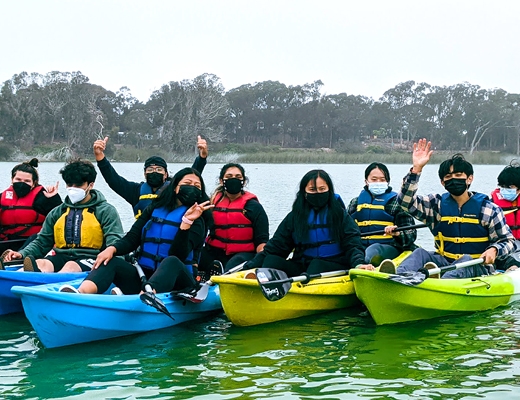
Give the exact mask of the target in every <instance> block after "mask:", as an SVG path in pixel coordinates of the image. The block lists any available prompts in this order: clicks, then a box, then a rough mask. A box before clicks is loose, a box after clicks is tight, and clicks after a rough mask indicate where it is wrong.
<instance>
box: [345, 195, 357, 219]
mask: <svg viewBox="0 0 520 400" xmlns="http://www.w3.org/2000/svg"><path fill="white" fill-rule="evenodd" d="M357 203H358V198H357V197H354V198H353V199H352V200H350V203H348V208H347V212H348V213H349V215H352V214H354V213H355V212H356V211H357Z"/></svg>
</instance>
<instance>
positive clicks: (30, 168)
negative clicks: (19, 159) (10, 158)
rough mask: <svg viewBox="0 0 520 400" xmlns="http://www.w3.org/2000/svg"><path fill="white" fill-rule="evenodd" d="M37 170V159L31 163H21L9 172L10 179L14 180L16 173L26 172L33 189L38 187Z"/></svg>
mask: <svg viewBox="0 0 520 400" xmlns="http://www.w3.org/2000/svg"><path fill="white" fill-rule="evenodd" d="M36 168H38V159H37V158H33V159H32V160H31V161H27V162H23V163H21V164H18V165H15V166H14V168H13V169H12V170H11V179H13V178H14V176H15V175H16V173H17V172H18V171H21V172H27V173H28V174H31V175H32V180H33V184H34V187H36V186H38V181H39V176H38V171H37V170H36Z"/></svg>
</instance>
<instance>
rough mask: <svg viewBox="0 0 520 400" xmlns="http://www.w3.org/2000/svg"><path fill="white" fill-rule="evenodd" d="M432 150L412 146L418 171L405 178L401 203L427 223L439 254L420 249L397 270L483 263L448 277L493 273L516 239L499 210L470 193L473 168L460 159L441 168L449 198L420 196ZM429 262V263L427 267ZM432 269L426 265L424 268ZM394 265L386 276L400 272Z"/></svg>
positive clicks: (426, 144) (422, 145)
mask: <svg viewBox="0 0 520 400" xmlns="http://www.w3.org/2000/svg"><path fill="white" fill-rule="evenodd" d="M432 153H433V151H432V150H431V142H428V141H426V139H420V140H419V142H418V143H414V145H413V167H412V168H411V170H410V172H409V173H408V174H407V175H406V176H405V178H404V180H403V185H402V187H401V192H400V193H399V196H398V201H399V203H400V204H401V206H402V207H403V209H405V210H406V211H408V212H409V213H410V214H411V215H412V216H413V217H415V218H416V219H418V220H420V221H422V222H424V223H425V224H428V225H429V226H430V231H431V232H432V234H433V235H434V237H435V251H434V252H430V251H426V250H424V249H422V248H418V249H416V250H414V251H413V253H412V254H411V255H410V256H408V257H407V258H406V259H405V260H404V261H403V262H402V263H401V264H400V265H399V267H398V268H397V272H398V273H403V272H407V271H417V270H418V269H420V268H422V267H423V266H425V267H428V266H432V267H435V266H438V267H444V266H447V265H451V264H454V263H458V262H463V261H469V260H471V259H474V258H483V259H484V264H485V265H483V264H478V265H474V266H470V267H466V268H460V269H454V270H451V271H448V272H446V273H445V274H444V275H443V276H442V277H443V278H469V277H475V276H481V275H488V274H490V273H492V272H493V271H492V270H493V269H494V268H493V267H492V266H489V265H490V264H493V262H494V261H495V259H496V258H497V256H498V257H504V256H506V255H507V254H509V253H511V251H512V250H513V249H514V248H515V238H514V236H513V234H512V232H511V229H509V226H508V225H507V224H506V220H505V217H504V214H503V212H502V210H501V209H500V207H498V206H497V205H496V204H494V203H493V202H491V201H490V200H489V198H488V197H487V196H486V195H484V194H482V193H477V192H470V191H469V187H470V185H471V183H472V182H473V166H472V165H471V163H469V162H468V161H466V160H465V159H464V157H463V156H462V155H461V154H455V155H454V156H453V157H451V158H450V159H448V160H446V161H444V162H442V163H441V165H440V166H439V178H440V180H441V184H442V186H444V188H445V189H446V190H447V191H448V193H444V194H429V195H426V196H420V195H418V194H417V189H418V182H419V177H420V175H421V172H422V170H423V168H424V166H425V165H426V164H427V163H428V161H430V157H431V155H432ZM427 263H429V264H427ZM425 264H427V265H425ZM394 269H395V267H393V266H392V265H390V263H385V268H383V264H382V265H381V268H380V271H381V272H395V270H394Z"/></svg>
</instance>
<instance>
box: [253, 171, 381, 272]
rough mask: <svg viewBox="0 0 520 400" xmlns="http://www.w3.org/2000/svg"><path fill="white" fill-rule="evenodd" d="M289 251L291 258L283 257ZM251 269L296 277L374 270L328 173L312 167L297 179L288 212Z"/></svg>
mask: <svg viewBox="0 0 520 400" xmlns="http://www.w3.org/2000/svg"><path fill="white" fill-rule="evenodd" d="M291 253H293V256H292V258H291V259H289V260H288V259H287V257H288V256H289V255H290V254H291ZM246 267H247V268H248V269H249V268H260V267H264V268H274V269H279V270H282V271H284V272H285V273H286V274H287V276H289V277H291V276H297V275H301V274H302V273H304V272H306V273H309V274H315V273H321V272H328V271H336V270H343V269H350V268H363V269H369V270H373V269H374V267H373V266H372V265H370V264H366V263H365V252H364V247H363V244H362V243H361V238H360V236H359V229H358V227H357V225H356V222H355V221H354V219H353V218H352V217H351V216H350V215H349V214H348V213H347V211H346V210H345V209H344V208H343V207H342V206H341V204H340V202H339V200H338V199H337V197H336V196H335V193H334V185H333V184H332V180H331V178H330V176H329V174H327V172H325V171H323V170H321V169H315V170H312V171H309V172H307V173H306V174H305V175H304V176H303V178H302V180H301V181H300V188H299V191H298V193H297V194H296V200H295V201H294V203H293V206H292V210H291V212H289V214H288V215H287V216H286V217H285V218H284V219H283V221H282V222H281V223H280V225H279V226H278V229H277V230H276V232H275V233H274V235H273V237H272V238H271V239H269V241H268V242H267V244H266V245H265V247H264V251H263V252H261V253H258V254H257V255H256V256H255V258H254V259H253V260H251V261H249V262H248V263H247V264H246Z"/></svg>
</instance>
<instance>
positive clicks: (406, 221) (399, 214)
mask: <svg viewBox="0 0 520 400" xmlns="http://www.w3.org/2000/svg"><path fill="white" fill-rule="evenodd" d="M385 209H386V212H388V214H390V215H393V216H394V225H395V226H397V227H402V226H411V225H415V220H414V218H413V217H412V216H411V215H410V214H408V213H407V212H404V211H403V209H402V208H401V206H400V205H399V203H398V202H397V198H396V197H394V198H393V199H392V200H391V201H390V202H388V204H387V205H386V207H385ZM393 239H394V241H395V243H396V244H397V246H399V247H401V248H403V249H410V248H412V247H413V246H414V242H415V240H416V239H417V229H409V230H406V231H401V232H397V235H396V236H393Z"/></svg>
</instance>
